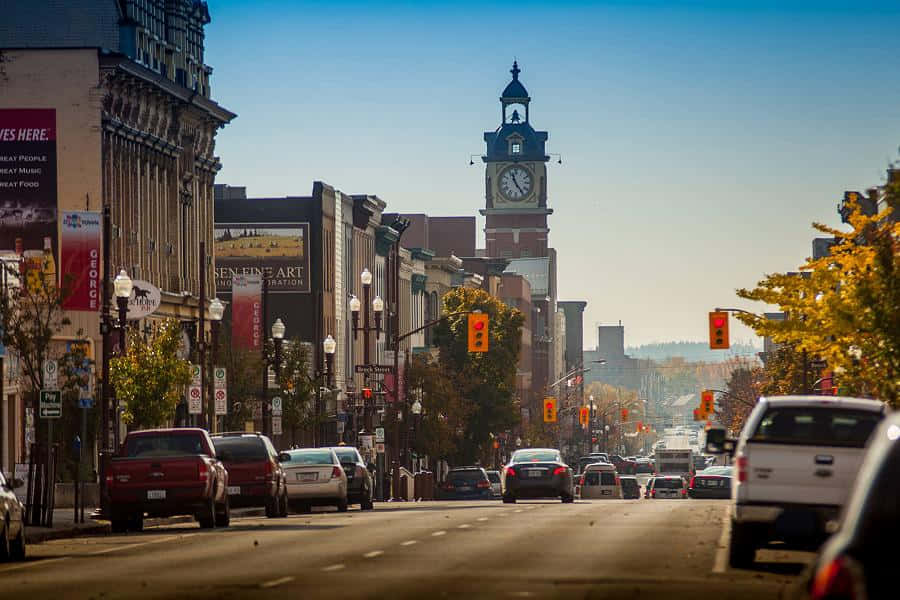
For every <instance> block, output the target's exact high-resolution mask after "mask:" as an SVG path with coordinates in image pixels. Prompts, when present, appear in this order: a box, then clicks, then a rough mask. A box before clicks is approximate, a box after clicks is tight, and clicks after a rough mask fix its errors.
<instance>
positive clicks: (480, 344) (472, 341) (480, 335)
mask: <svg viewBox="0 0 900 600" xmlns="http://www.w3.org/2000/svg"><path fill="white" fill-rule="evenodd" d="M488 321H489V317H488V315H487V314H486V313H470V314H469V321H468V332H469V338H468V339H469V343H468V346H469V352H487V351H488Z"/></svg>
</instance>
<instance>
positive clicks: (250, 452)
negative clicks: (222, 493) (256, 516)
mask: <svg viewBox="0 0 900 600" xmlns="http://www.w3.org/2000/svg"><path fill="white" fill-rule="evenodd" d="M211 437H212V441H213V446H215V448H216V456H217V457H218V458H219V460H221V461H222V462H223V463H224V464H225V469H227V470H228V490H227V492H228V499H229V501H230V502H231V506H236V507H240V506H264V507H265V508H266V516H267V517H269V518H275V517H286V516H287V483H286V480H285V476H284V469H283V468H282V467H281V463H280V462H278V453H277V452H276V451H275V447H274V446H272V442H271V441H270V440H269V438H267V437H266V436H264V435H262V434H261V433H244V432H234V433H217V434H215V435H213V436H211Z"/></svg>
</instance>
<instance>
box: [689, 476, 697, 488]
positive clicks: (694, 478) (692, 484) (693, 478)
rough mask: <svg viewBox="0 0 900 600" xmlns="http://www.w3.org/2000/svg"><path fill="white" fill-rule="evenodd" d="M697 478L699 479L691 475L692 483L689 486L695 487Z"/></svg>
mask: <svg viewBox="0 0 900 600" xmlns="http://www.w3.org/2000/svg"><path fill="white" fill-rule="evenodd" d="M696 479H697V478H696V477H691V483H690V485H689V486H688V487H689V488H691V489H694V480H696Z"/></svg>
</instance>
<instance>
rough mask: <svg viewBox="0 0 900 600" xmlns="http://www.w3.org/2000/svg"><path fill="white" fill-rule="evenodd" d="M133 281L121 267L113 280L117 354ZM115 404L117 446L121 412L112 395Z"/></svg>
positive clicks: (122, 343) (121, 348) (121, 351)
mask: <svg viewBox="0 0 900 600" xmlns="http://www.w3.org/2000/svg"><path fill="white" fill-rule="evenodd" d="M133 288H134V283H133V282H132V281H131V277H129V276H128V273H127V272H126V271H125V269H121V270H120V271H119V274H118V275H116V278H115V279H114V280H113V290H114V292H115V294H116V307H117V308H118V309H119V356H125V324H126V321H127V319H128V299H129V298H131V291H132V289H133ZM113 397H114V398H115V406H114V409H113V412H114V414H115V424H116V429H115V431H113V439H114V440H115V442H114V444H115V447H116V448H118V447H119V435H120V434H119V430H120V429H121V426H120V422H121V418H122V413H121V411H120V410H119V398H118V396H116V395H114V396H113Z"/></svg>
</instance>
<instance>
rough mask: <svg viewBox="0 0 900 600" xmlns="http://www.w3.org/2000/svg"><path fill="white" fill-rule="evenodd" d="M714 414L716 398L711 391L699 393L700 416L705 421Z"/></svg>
mask: <svg viewBox="0 0 900 600" xmlns="http://www.w3.org/2000/svg"><path fill="white" fill-rule="evenodd" d="M715 412H716V397H715V395H714V394H713V393H712V390H703V391H702V392H700V415H701V416H702V417H703V418H704V419H706V418H708V417H710V416H711V415H712V414H713V413H715Z"/></svg>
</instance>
